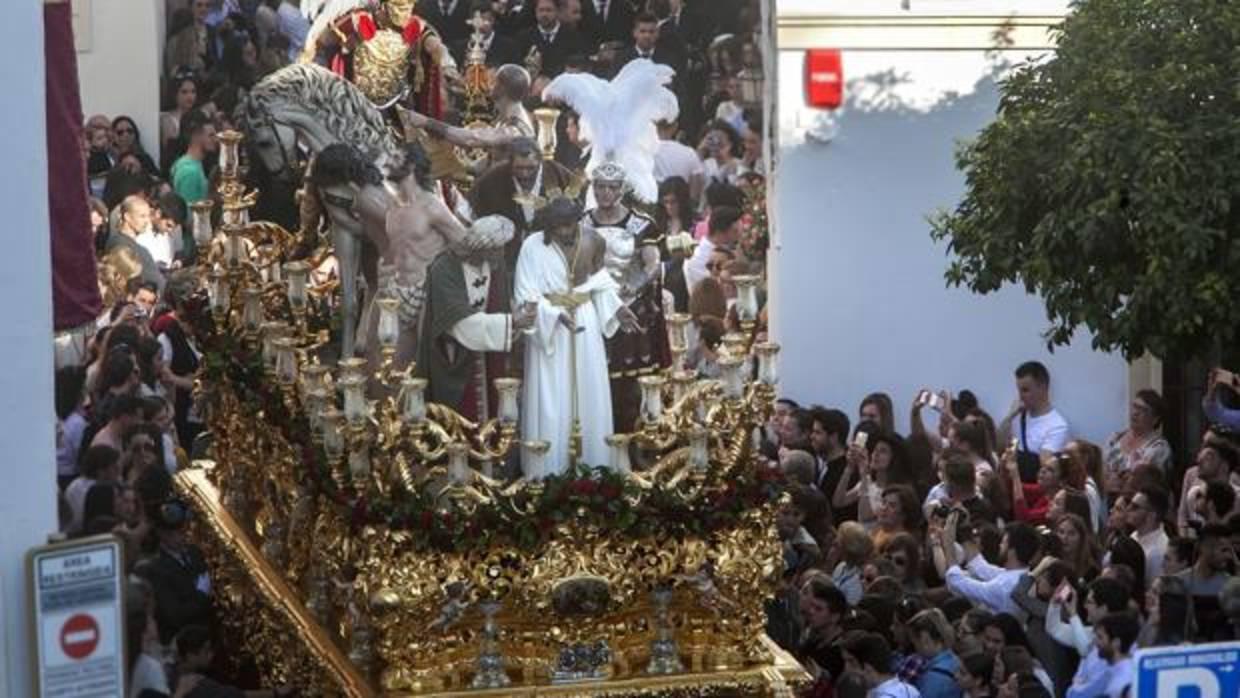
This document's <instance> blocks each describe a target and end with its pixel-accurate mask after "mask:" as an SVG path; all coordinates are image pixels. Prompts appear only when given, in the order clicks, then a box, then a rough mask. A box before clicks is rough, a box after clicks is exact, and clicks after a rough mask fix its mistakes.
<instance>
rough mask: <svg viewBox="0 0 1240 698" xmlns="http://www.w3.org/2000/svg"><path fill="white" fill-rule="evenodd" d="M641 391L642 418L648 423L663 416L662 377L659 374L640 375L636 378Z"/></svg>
mask: <svg viewBox="0 0 1240 698" xmlns="http://www.w3.org/2000/svg"><path fill="white" fill-rule="evenodd" d="M637 382H638V384H639V385H640V386H641V391H642V408H641V409H642V419H644V420H645V421H646V422H648V423H654V422H657V421H659V419H661V418H662V417H663V379H662V378H660V377H659V376H642V377H641V378H638V379H637Z"/></svg>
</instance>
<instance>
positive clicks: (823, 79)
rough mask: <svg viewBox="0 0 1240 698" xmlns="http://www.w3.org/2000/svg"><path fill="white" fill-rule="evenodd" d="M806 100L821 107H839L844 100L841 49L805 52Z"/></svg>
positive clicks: (810, 104) (814, 105) (812, 105)
mask: <svg viewBox="0 0 1240 698" xmlns="http://www.w3.org/2000/svg"><path fill="white" fill-rule="evenodd" d="M805 101H806V103H808V104H809V106H811V107H818V108H819V109H837V108H838V107H839V106H840V104H842V103H843V102H844V64H843V61H842V60H841V57H840V51H839V49H810V50H809V51H806V52H805Z"/></svg>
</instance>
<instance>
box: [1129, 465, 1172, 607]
mask: <svg viewBox="0 0 1240 698" xmlns="http://www.w3.org/2000/svg"><path fill="white" fill-rule="evenodd" d="M1168 502H1169V498H1168V496H1167V492H1166V490H1162V489H1151V488H1146V489H1143V490H1141V491H1140V492H1137V493H1136V494H1135V495H1133V498H1132V502H1131V503H1130V504H1129V505H1128V512H1127V514H1126V516H1127V517H1128V525H1129V526H1132V527H1133V529H1134V531H1133V533H1132V538H1133V540H1135V541H1137V542H1138V543H1140V544H1141V549H1142V550H1144V551H1145V579H1146V583H1147V584H1148V583H1150V582H1152V581H1153V580H1154V579H1155V578H1156V577H1158V576H1159V575H1161V574H1162V570H1163V558H1164V557H1166V555H1167V532H1166V531H1165V530H1163V521H1165V520H1166V519H1167V507H1168V506H1169V503H1168Z"/></svg>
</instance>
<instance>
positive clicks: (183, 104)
mask: <svg viewBox="0 0 1240 698" xmlns="http://www.w3.org/2000/svg"><path fill="white" fill-rule="evenodd" d="M170 87H171V89H170V91H169V93H168V96H167V98H166V99H165V104H166V106H165V110H164V112H163V113H161V114H160V115H159V152H160V157H161V161H162V162H167V163H168V164H172V162H173V161H174V160H175V159H176V158H177V157H180V155H181V154H180V153H176V154H175V155H173V153H175V151H176V150H177V148H176V144H177V142H178V140H179V139H180V137H181V117H183V116H185V115H186V114H188V113H190V112H191V111H193V110H194V108H195V107H197V106H198V99H199V94H198V92H199V82H198V78H197V77H196V76H195V75H194V73H193V72H191V71H186V72H181V73H177V74H176V75H175V76H174V77H173V78H172V81H171V83H170ZM165 169H166V168H165Z"/></svg>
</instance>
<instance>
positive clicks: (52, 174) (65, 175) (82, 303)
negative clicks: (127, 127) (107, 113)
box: [43, 2, 103, 330]
mask: <svg viewBox="0 0 1240 698" xmlns="http://www.w3.org/2000/svg"><path fill="white" fill-rule="evenodd" d="M71 13H72V8H71V7H70V5H69V3H68V2H63V3H52V4H45V5H44V6H43V37H44V38H43V57H44V59H45V61H46V64H47V77H46V80H47V185H48V186H47V199H48V201H47V204H48V212H49V214H50V220H51V236H52V310H53V325H54V327H55V329H56V330H67V329H71V328H74V327H78V326H79V325H83V324H85V323H88V322H91V321H93V320H94V319H95V318H96V317H98V315H99V312H100V306H101V305H102V302H103V301H102V299H100V297H99V284H98V282H97V281H96V279H97V275H96V274H97V271H96V268H95V247H94V236H93V234H92V233H91V229H90V207H89V206H88V204H87V200H88V193H87V188H86V163H85V161H84V160H83V159H82V146H81V142H82V141H81V138H82V101H81V96H80V95H79V94H78V72H77V51H76V50H75V49H74V47H73V24H72V14H71Z"/></svg>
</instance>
